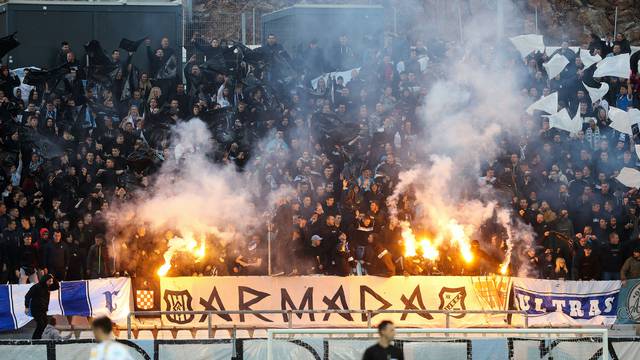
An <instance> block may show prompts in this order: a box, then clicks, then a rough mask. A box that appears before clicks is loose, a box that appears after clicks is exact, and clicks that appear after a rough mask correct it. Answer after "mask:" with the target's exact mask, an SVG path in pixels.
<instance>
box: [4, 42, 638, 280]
mask: <svg viewBox="0 0 640 360" xmlns="http://www.w3.org/2000/svg"><path fill="white" fill-rule="evenodd" d="M354 40H355V39H350V38H349V36H348V35H343V36H340V38H339V39H336V43H335V45H334V46H332V47H330V48H327V49H322V48H320V47H319V46H318V43H317V42H316V41H311V42H309V44H307V45H306V46H305V47H304V49H302V50H301V51H299V52H298V53H295V54H289V53H288V52H287V51H286V50H285V49H284V47H283V46H282V45H281V44H279V43H278V39H277V38H276V37H275V36H274V35H269V36H268V38H267V40H266V43H265V44H264V46H262V47H261V48H259V49H258V50H253V51H250V50H248V49H247V48H244V47H242V45H240V44H235V43H227V42H225V41H223V40H220V39H203V38H202V37H201V36H199V35H198V34H194V37H193V40H192V42H191V45H190V46H189V49H188V61H187V62H186V64H185V65H184V68H183V69H178V64H179V63H180V61H178V60H179V59H178V57H179V56H180V54H179V51H176V50H175V49H173V48H171V47H170V42H169V39H166V38H165V39H162V40H161V41H160V42H159V43H157V44H156V43H152V42H151V41H150V40H144V43H142V41H140V42H137V43H135V42H129V43H128V44H127V43H125V44H124V46H123V45H122V44H121V48H120V49H116V50H113V51H112V52H111V53H110V56H108V62H104V61H102V62H100V61H98V60H100V59H101V58H102V57H106V56H105V55H104V53H102V51H103V50H102V49H101V48H100V46H99V43H97V42H92V43H91V44H89V46H85V49H84V50H81V49H80V48H79V44H68V43H67V42H62V44H61V46H60V50H59V54H58V56H57V63H56V64H48V65H49V67H48V68H49V69H50V70H48V71H38V72H36V71H33V70H31V71H28V72H30V74H27V76H26V77H25V78H24V79H23V80H22V81H23V82H21V79H20V78H19V77H18V76H17V75H16V74H14V73H13V72H12V71H11V70H9V69H8V67H7V66H6V65H5V66H3V67H2V69H1V70H0V122H1V123H0V142H1V144H2V146H1V156H0V160H1V161H2V168H1V171H0V187H1V191H2V199H1V202H0V233H1V237H0V264H1V265H0V281H2V282H7V281H8V282H12V283H16V282H20V283H26V282H37V278H38V277H39V275H42V274H43V273H49V274H53V275H54V276H55V277H56V278H57V279H64V280H76V279H86V278H98V277H106V276H110V275H112V274H116V273H117V274H127V275H130V276H134V277H135V276H137V277H152V276H154V275H155V269H157V267H158V266H159V265H160V264H162V261H163V259H162V253H163V250H164V249H162V248H153V247H151V246H150V244H154V243H155V242H153V241H150V240H149V239H150V238H151V237H154V238H158V237H164V238H166V239H169V238H170V237H171V236H170V235H168V234H152V233H151V231H150V230H149V229H147V228H145V226H144V224H132V225H131V226H133V227H135V231H134V232H135V236H132V237H131V238H129V239H126V241H125V243H126V246H127V247H128V249H129V250H131V252H130V253H129V254H131V256H132V257H136V258H138V259H139V260H138V261H130V262H115V261H114V255H115V254H114V252H116V251H125V250H124V249H122V248H117V249H116V247H115V246H113V244H112V241H113V239H112V238H111V237H108V236H106V234H109V233H110V232H109V229H108V226H109V225H107V220H106V219H105V217H104V214H105V212H107V211H108V210H109V209H110V208H111V207H113V206H114V205H116V204H122V203H126V202H128V201H130V200H131V199H133V198H136V197H139V196H143V195H141V194H144V192H145V189H146V188H148V187H149V186H150V185H151V184H152V183H153V181H154V174H155V172H156V171H157V170H158V168H159V166H160V165H161V164H162V161H163V159H166V157H168V156H173V155H172V154H173V152H172V151H169V147H170V141H168V136H167V133H168V131H167V129H168V128H169V127H170V126H171V125H173V124H176V123H179V122H182V121H189V120H190V119H192V118H195V117H198V118H201V119H203V120H205V121H206V122H207V124H208V125H209V126H210V128H211V130H212V132H213V138H212V142H214V143H215V147H216V151H215V153H214V154H211V159H212V160H213V161H215V162H218V163H220V164H223V165H225V166H234V167H236V168H237V170H238V171H244V172H247V171H249V172H255V174H256V176H257V177H258V178H259V179H261V189H260V190H261V193H262V194H265V196H266V194H268V193H269V192H271V191H274V190H277V189H279V188H280V187H281V186H282V185H290V186H292V187H293V188H294V189H295V195H294V196H292V197H291V199H290V200H287V201H282V202H281V203H280V204H279V206H278V207H277V209H276V210H275V211H274V213H273V216H272V221H271V222H270V223H269V225H266V226H265V227H264V228H263V229H257V230H256V232H255V233H253V234H247V241H245V242H242V243H241V244H230V245H228V246H227V247H226V248H219V249H217V250H216V251H213V252H212V254H214V255H212V256H211V257H208V258H207V259H206V261H203V262H200V263H198V264H193V262H192V261H191V262H190V261H188V259H187V260H185V264H183V265H184V266H178V267H176V268H175V269H174V270H172V271H174V272H172V273H170V275H181V274H182V275H191V274H201V275H258V274H266V272H267V262H268V261H267V242H268V239H271V241H272V244H273V245H272V246H273V247H274V253H277V254H278V256H277V258H274V259H273V273H278V274H285V275H287V274H335V275H341V276H346V275H349V274H372V275H381V276H390V275H396V274H398V275H401V274H412V275H417V274H425V275H426V274H446V275H478V274H486V273H494V272H496V270H497V268H498V264H499V263H500V262H501V261H502V258H501V256H502V257H503V256H504V251H505V249H506V248H505V239H504V229H501V228H500V227H499V226H498V225H497V222H495V221H489V222H487V223H486V224H485V225H484V226H483V227H482V229H480V231H479V232H478V234H477V236H476V237H475V238H474V241H473V250H472V251H474V253H475V254H476V255H477V256H476V257H475V258H476V259H477V261H474V262H473V263H472V264H464V263H462V262H461V261H460V260H459V259H456V258H455V257H454V256H446V255H445V256H441V258H440V259H438V260H436V261H434V262H431V261H429V260H426V259H423V258H422V257H421V256H420V255H419V254H418V255H417V256H415V257H413V258H405V257H404V256H403V243H402V240H401V239H402V237H401V233H400V231H401V230H400V227H399V222H398V221H397V220H390V218H389V216H388V209H387V204H386V198H387V197H388V196H389V195H390V194H391V192H392V190H393V188H394V186H395V184H397V182H398V178H399V174H400V173H401V172H402V171H403V169H409V168H410V167H411V166H412V165H414V164H416V163H417V162H418V161H419V159H420V157H421V156H423V154H420V153H419V151H417V150H416V148H417V145H418V143H419V142H420V139H421V134H423V133H424V132H427V131H429V129H428V127H427V126H426V125H425V122H424V121H421V119H420V116H422V115H417V112H416V110H417V108H418V107H419V106H420V105H421V104H422V103H423V101H424V98H425V96H426V95H427V94H428V92H429V86H430V84H432V83H433V82H434V81H435V79H438V78H439V77H440V76H442V74H443V73H444V72H443V71H442V68H443V67H444V66H446V64H447V63H448V62H450V61H452V57H455V56H459V52H457V51H456V49H455V46H456V45H455V44H453V45H452V44H446V43H441V42H437V41H434V42H433V43H430V44H428V45H425V44H424V43H423V42H421V41H420V40H412V39H408V38H407V39H405V38H403V37H392V36H389V37H385V41H384V42H383V43H382V44H381V45H378V44H376V43H375V42H372V41H363V42H359V41H358V42H356V41H354ZM567 45H568V44H566V43H564V44H563V46H562V47H561V48H560V49H559V50H557V51H558V52H559V53H561V54H563V55H564V56H566V57H567V58H568V59H569V61H570V64H569V65H568V66H567V67H566V68H565V69H564V71H563V72H562V73H561V74H560V75H558V76H557V77H555V78H553V79H548V78H547V75H546V72H545V69H544V67H542V64H543V63H544V62H545V61H547V60H548V59H549V58H550V56H551V55H552V54H543V53H535V54H532V55H530V56H529V57H527V58H526V59H524V61H523V60H522V58H521V57H520V56H519V55H518V54H517V52H515V49H510V53H513V54H514V55H513V59H514V61H513V66H515V67H516V68H517V70H518V72H519V73H520V74H521V75H522V76H521V80H522V81H521V83H520V84H518V87H519V89H521V93H520V94H512V95H513V96H522V97H524V98H526V99H527V100H526V103H524V104H523V116H522V118H520V119H513V121H514V122H516V121H520V122H521V127H522V136H520V137H519V138H517V139H506V140H505V141H503V142H502V143H501V152H500V155H499V156H498V157H497V158H495V159H493V161H490V162H487V163H486V164H484V165H483V169H482V173H481V174H478V178H477V179H473V181H472V184H471V186H469V188H470V192H469V193H470V194H471V195H470V196H474V195H473V194H474V193H477V192H478V191H479V189H480V188H483V187H492V188H494V189H496V191H497V192H499V193H500V194H504V197H505V198H506V199H508V200H506V204H508V205H510V206H512V207H513V215H514V216H513V218H514V220H513V221H523V222H524V223H526V224H530V225H531V227H532V229H533V232H534V233H535V244H534V245H533V246H531V247H526V248H517V249H515V254H514V257H519V258H520V259H524V260H521V261H520V262H516V261H514V265H513V268H512V269H511V272H512V273H517V271H518V269H517V267H519V266H524V265H523V262H527V263H528V264H527V265H526V266H528V267H529V268H530V269H534V271H533V272H531V273H530V276H537V277H539V278H548V279H582V280H591V279H620V278H622V279H626V278H635V277H638V276H640V224H639V221H640V194H639V193H638V192H637V189H629V188H626V187H624V186H623V185H621V184H620V183H619V182H617V181H616V180H615V179H614V177H615V176H616V175H617V174H618V172H619V170H620V169H621V168H622V167H625V166H626V167H632V168H634V167H636V165H637V164H638V157H637V155H636V152H635V150H634V139H632V138H631V137H630V136H628V135H625V134H621V133H619V132H617V131H615V130H614V129H612V128H611V127H609V126H608V124H609V122H610V120H609V119H608V118H607V109H608V107H609V106H616V107H618V108H620V109H623V110H626V109H628V108H631V107H637V106H638V104H639V97H638V94H639V89H640V81H639V78H638V74H637V71H636V72H634V73H633V74H632V75H631V78H630V79H629V80H627V79H618V78H607V79H605V81H606V82H607V83H609V86H610V90H609V92H608V93H607V94H606V96H605V97H604V99H603V100H600V101H597V102H595V103H593V102H592V101H590V99H589V95H588V94H587V92H586V91H585V89H584V87H583V85H582V81H583V76H584V74H585V73H586V69H584V65H583V64H582V63H581V61H580V57H579V56H576V53H574V51H573V50H571V49H569V48H568V46H567ZM138 46H141V47H143V48H144V49H145V50H143V51H137V50H138ZM229 46H237V47H238V48H239V49H242V50H243V51H246V54H245V55H246V59H248V58H249V56H254V57H258V58H259V59H258V60H256V63H260V64H261V65H255V66H253V65H251V66H249V65H248V64H249V63H250V62H251V61H249V60H247V61H240V62H239V64H240V67H241V68H242V70H241V71H242V76H239V75H238V71H239V70H238V69H234V70H227V69H226V68H224V69H221V68H220V67H219V66H218V65H219V64H225V63H226V62H228V56H227V55H228V53H227V52H225V49H228V47H229ZM509 46H510V45H505V48H508V47H509ZM583 48H584V49H585V50H581V51H590V52H591V53H592V54H595V53H600V54H601V55H602V56H603V57H604V56H607V54H610V53H611V54H617V53H621V52H630V46H629V43H628V41H627V40H625V38H624V36H623V35H622V34H619V35H618V36H617V37H616V38H615V39H607V40H600V39H599V38H597V37H594V39H593V41H592V42H591V43H590V44H588V47H587V46H586V44H585V45H584V46H583ZM587 48H588V50H586V49H587ZM85 51H86V52H87V53H88V54H89V58H90V59H91V62H92V64H86V63H83V62H82V61H80V60H78V59H82V58H84V57H85V56H84V53H85ZM140 53H146V54H145V55H143V56H146V57H147V59H146V60H147V61H146V62H147V67H146V68H145V67H141V68H138V67H137V66H134V65H133V63H132V61H131V60H132V58H133V57H134V56H140V55H139V54H140ZM96 64H98V66H96ZM216 64H217V65H216ZM356 68H357V69H356ZM180 70H183V71H180ZM331 71H344V73H343V75H339V76H329V77H325V78H322V79H320V80H318V81H317V82H316V81H312V80H313V79H316V78H317V77H318V76H320V75H322V74H325V73H328V72H331ZM25 82H26V83H25ZM554 91H557V92H558V93H559V104H560V106H561V107H566V108H567V109H568V110H569V113H570V114H571V115H572V117H573V115H574V114H575V113H576V112H580V114H581V117H582V118H583V119H584V121H585V123H584V126H583V130H582V131H580V132H579V133H577V134H573V135H570V134H569V133H568V132H565V131H561V130H557V129H552V128H550V127H549V121H548V120H547V119H545V118H544V117H542V116H541V115H542V113H540V112H536V113H535V114H534V116H528V115H526V114H524V109H525V108H526V106H527V105H528V104H530V103H532V102H534V101H535V100H538V99H539V98H540V97H541V96H542V95H548V94H549V93H550V92H554ZM427 116H428V115H427ZM476 180H477V181H476ZM461 186H463V185H462V184H461ZM413 201H414V199H413V198H412V195H411V194H404V195H403V196H402V197H401V203H400V204H399V207H398V208H399V209H400V214H399V219H400V220H407V221H410V220H411V219H412V217H413V211H414V206H413ZM292 220H293V221H292ZM176 231H178V230H177V229H176ZM129 250H126V251H129ZM495 250H498V254H499V255H498V256H496V255H495V254H496V251H495ZM294 260H295V261H294ZM176 261H180V259H179V258H178V259H176Z"/></svg>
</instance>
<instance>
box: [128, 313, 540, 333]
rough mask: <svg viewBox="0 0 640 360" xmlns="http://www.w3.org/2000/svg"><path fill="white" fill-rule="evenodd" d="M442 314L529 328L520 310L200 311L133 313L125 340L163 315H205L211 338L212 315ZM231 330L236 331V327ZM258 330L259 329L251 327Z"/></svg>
mask: <svg viewBox="0 0 640 360" xmlns="http://www.w3.org/2000/svg"><path fill="white" fill-rule="evenodd" d="M424 313H429V314H444V315H445V328H447V329H449V328H450V326H451V316H452V315H467V314H470V315H473V314H475V315H478V314H480V315H521V316H523V318H524V328H528V327H529V314H528V313H527V312H526V311H520V310H440V309H438V310H429V309H425V310H422V309H418V310H360V309H353V310H351V309H349V310H222V311H216V310H201V311H133V312H130V313H129V314H128V315H127V339H131V335H132V329H133V324H132V318H133V317H135V316H165V315H206V316H207V327H206V329H207V337H208V338H213V329H214V328H213V320H212V318H213V316H214V315H274V314H277V315H287V317H286V319H287V328H288V329H294V327H293V315H302V314H360V315H366V321H367V328H368V329H370V328H371V327H372V323H371V319H372V318H373V316H374V315H379V314H424ZM231 328H233V329H236V328H237V326H232V327H231ZM253 328H254V329H258V328H260V327H253Z"/></svg>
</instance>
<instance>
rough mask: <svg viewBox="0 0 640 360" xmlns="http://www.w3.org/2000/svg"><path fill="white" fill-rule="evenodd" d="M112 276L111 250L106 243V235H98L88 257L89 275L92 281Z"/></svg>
mask: <svg viewBox="0 0 640 360" xmlns="http://www.w3.org/2000/svg"><path fill="white" fill-rule="evenodd" d="M111 274H112V272H111V261H110V259H109V249H108V247H107V244H106V243H105V239H104V235H102V234H97V235H96V238H95V244H93V245H91V247H90V248H89V253H88V255H87V275H88V276H89V278H90V279H98V278H102V277H109V276H110V275H111Z"/></svg>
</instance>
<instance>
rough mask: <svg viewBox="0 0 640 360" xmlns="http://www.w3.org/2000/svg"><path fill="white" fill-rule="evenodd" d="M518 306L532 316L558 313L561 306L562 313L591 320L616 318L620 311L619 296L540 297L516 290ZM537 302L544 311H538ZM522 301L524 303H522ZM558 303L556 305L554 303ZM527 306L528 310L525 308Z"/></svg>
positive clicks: (529, 292)
mask: <svg viewBox="0 0 640 360" xmlns="http://www.w3.org/2000/svg"><path fill="white" fill-rule="evenodd" d="M513 293H514V296H515V299H514V300H515V302H516V306H517V307H519V308H520V309H521V310H525V311H526V312H527V313H528V314H530V315H545V314H547V313H551V312H555V311H557V307H556V305H560V306H561V308H562V312H563V313H565V314H567V315H569V316H571V317H572V318H574V319H591V318H593V317H594V316H597V315H600V316H608V317H615V316H616V312H617V309H618V294H609V295H591V294H583V295H571V296H566V295H552V296H548V295H538V294H536V293H535V292H533V291H528V290H526V291H525V290H522V289H520V288H514V289H513ZM536 300H537V301H538V302H539V307H540V308H541V310H542V311H540V310H536ZM521 301H524V303H522V302H521ZM554 302H556V303H554ZM592 305H595V306H596V307H597V309H593V310H594V314H590V311H591V310H592V308H591V307H592ZM523 306H527V307H528V309H526V308H523Z"/></svg>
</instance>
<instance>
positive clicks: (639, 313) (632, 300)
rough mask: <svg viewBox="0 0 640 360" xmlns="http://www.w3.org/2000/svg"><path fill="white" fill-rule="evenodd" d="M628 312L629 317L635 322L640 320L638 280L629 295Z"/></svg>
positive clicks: (639, 284) (639, 286)
mask: <svg viewBox="0 0 640 360" xmlns="http://www.w3.org/2000/svg"><path fill="white" fill-rule="evenodd" d="M627 312H628V315H629V318H630V319H631V320H633V321H635V322H638V320H640V282H637V283H636V284H635V285H634V286H633V287H632V288H631V290H629V296H628V297H627Z"/></svg>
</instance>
